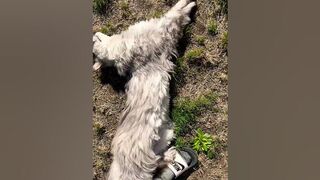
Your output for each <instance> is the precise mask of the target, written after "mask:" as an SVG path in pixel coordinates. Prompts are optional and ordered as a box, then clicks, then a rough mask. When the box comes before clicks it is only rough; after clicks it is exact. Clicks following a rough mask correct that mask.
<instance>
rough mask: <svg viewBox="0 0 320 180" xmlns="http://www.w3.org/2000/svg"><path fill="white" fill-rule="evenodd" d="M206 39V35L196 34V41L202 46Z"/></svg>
mask: <svg viewBox="0 0 320 180" xmlns="http://www.w3.org/2000/svg"><path fill="white" fill-rule="evenodd" d="M205 40H206V38H205V36H201V35H199V36H196V41H197V43H198V44H199V45H201V46H203V45H204V42H205Z"/></svg>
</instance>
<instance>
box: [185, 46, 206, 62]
mask: <svg viewBox="0 0 320 180" xmlns="http://www.w3.org/2000/svg"><path fill="white" fill-rule="evenodd" d="M203 52H204V50H203V48H194V49H191V50H189V51H188V52H186V54H185V58H186V59H187V60H189V61H190V60H195V59H200V58H202V57H203Z"/></svg>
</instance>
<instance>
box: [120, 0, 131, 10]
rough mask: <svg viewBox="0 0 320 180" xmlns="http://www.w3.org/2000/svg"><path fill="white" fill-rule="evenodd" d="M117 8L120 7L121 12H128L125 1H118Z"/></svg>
mask: <svg viewBox="0 0 320 180" xmlns="http://www.w3.org/2000/svg"><path fill="white" fill-rule="evenodd" d="M119 7H120V9H121V10H123V11H127V10H129V2H128V1H126V0H123V1H120V2H119Z"/></svg>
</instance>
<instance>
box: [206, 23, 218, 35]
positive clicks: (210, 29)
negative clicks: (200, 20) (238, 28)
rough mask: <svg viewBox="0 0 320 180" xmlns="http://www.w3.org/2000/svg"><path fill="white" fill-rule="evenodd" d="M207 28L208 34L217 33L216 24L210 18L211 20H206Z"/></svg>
mask: <svg viewBox="0 0 320 180" xmlns="http://www.w3.org/2000/svg"><path fill="white" fill-rule="evenodd" d="M207 29H208V32H209V34H212V35H215V34H217V32H218V25H217V22H216V20H214V19H211V20H210V21H209V22H208V25H207Z"/></svg>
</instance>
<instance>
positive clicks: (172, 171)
mask: <svg viewBox="0 0 320 180" xmlns="http://www.w3.org/2000/svg"><path fill="white" fill-rule="evenodd" d="M197 162H198V156H197V153H196V152H195V151H194V150H192V149H190V148H181V149H180V150H177V153H176V156H175V159H174V161H173V162H172V163H170V164H168V166H167V167H166V168H164V169H162V170H161V171H160V173H159V175H156V177H155V178H154V180H172V179H176V178H178V177H180V176H181V175H182V174H183V173H184V172H186V171H188V170H190V169H191V168H192V167H194V166H195V165H196V164H197Z"/></svg>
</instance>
